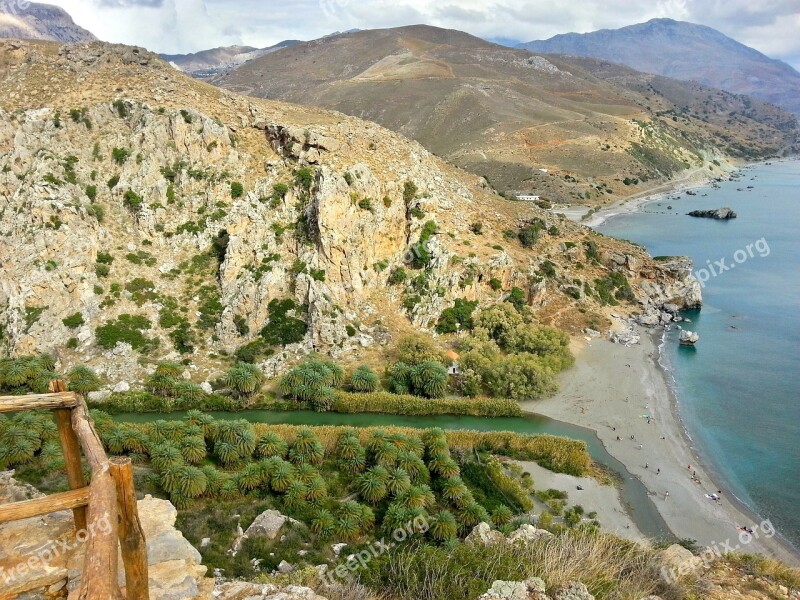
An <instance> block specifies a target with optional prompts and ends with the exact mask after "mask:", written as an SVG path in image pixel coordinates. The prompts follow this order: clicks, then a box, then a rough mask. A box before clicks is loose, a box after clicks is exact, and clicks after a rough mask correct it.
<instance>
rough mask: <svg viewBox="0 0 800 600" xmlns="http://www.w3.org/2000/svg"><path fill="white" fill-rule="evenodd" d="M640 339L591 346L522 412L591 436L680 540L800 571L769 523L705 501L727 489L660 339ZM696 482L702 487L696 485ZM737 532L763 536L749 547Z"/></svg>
mask: <svg viewBox="0 0 800 600" xmlns="http://www.w3.org/2000/svg"><path fill="white" fill-rule="evenodd" d="M640 333H642V338H641V342H640V344H638V345H634V346H632V347H630V348H627V347H625V346H622V345H619V344H614V343H612V342H610V341H607V340H604V339H602V338H598V339H594V340H591V341H590V342H587V343H586V344H585V345H584V346H583V348H582V349H581V350H579V352H578V353H577V357H576V358H577V360H576V364H575V366H574V367H573V368H572V369H570V370H569V371H566V372H565V373H563V374H562V375H561V377H560V379H561V390H560V391H559V392H558V393H557V394H556V395H555V396H553V397H551V398H548V399H546V400H542V401H537V402H528V403H523V405H522V406H523V410H525V411H526V412H531V413H535V414H539V415H543V416H546V417H549V418H553V419H557V420H559V421H563V422H566V423H571V424H574V425H579V426H582V427H586V428H589V429H592V430H593V431H594V432H595V433H596V434H597V437H598V438H599V439H600V441H601V443H602V444H603V446H604V447H605V449H606V451H607V452H608V453H609V454H611V455H612V456H613V457H614V458H616V459H617V460H619V461H620V462H621V463H622V464H623V465H625V467H626V469H627V470H628V471H629V473H630V474H631V475H632V476H633V477H636V478H637V479H639V480H640V481H641V482H642V484H643V485H644V486H645V487H646V489H647V490H648V491H649V493H650V495H651V499H652V500H653V503H654V504H655V507H656V509H657V510H658V512H659V513H660V514H661V516H662V518H663V519H664V521H665V522H666V523H667V526H668V527H669V528H670V530H671V531H672V533H673V534H674V535H675V536H676V537H677V538H679V539H685V538H689V539H694V540H696V541H697V542H698V544H700V545H701V546H706V547H712V548H713V547H717V548H719V549H720V550H721V551H741V552H747V553H758V554H763V555H765V556H769V557H771V558H776V559H778V560H781V561H782V562H784V563H786V564H790V565H798V564H800V553H798V551H797V549H795V548H794V547H792V546H791V545H790V544H789V542H788V541H787V540H785V539H783V538H781V537H780V535H775V534H774V533H772V532H771V531H769V527H768V526H766V525H764V528H761V527H760V526H759V524H766V521H764V520H763V519H761V518H760V517H758V516H757V515H755V514H754V512H753V511H752V509H750V508H749V507H747V506H746V505H744V504H743V503H742V502H741V501H739V499H738V498H735V497H733V496H732V495H730V494H728V493H726V492H725V491H724V489H723V493H722V499H721V500H720V501H714V500H711V499H708V498H707V497H706V495H705V494H710V493H716V492H717V490H720V489H722V488H720V487H719V486H718V485H717V483H716V482H717V481H718V480H719V477H718V476H717V475H716V474H715V473H713V471H711V470H710V469H709V468H708V467H707V465H706V462H705V461H704V460H703V459H702V456H700V454H699V453H698V451H697V449H696V448H695V446H694V444H693V442H692V440H691V438H690V437H689V436H688V432H687V431H686V428H685V426H684V422H683V420H682V418H681V415H680V405H679V401H678V398H677V397H676V396H675V394H674V390H673V388H672V386H671V385H670V384H669V382H668V378H667V377H668V374H667V372H666V371H665V370H664V368H663V366H662V365H661V363H660V360H659V359H660V348H659V344H660V342H661V338H660V336H659V335H658V334H654V333H652V332H647V331H640ZM647 416H649V417H651V418H650V420H649V422H648V421H647V420H646V417H647ZM631 435H632V436H634V438H635V439H633V440H631V438H630V436H631ZM618 436H619V438H620V439H619V440H618V439H617V437H618ZM640 444H641V447H640ZM659 469H660V472H659V471H658V470H659ZM693 475H696V480H697V481H699V482H702V483H695V479H692V476H693ZM667 492H669V495H668V496H667ZM628 517H629V518H631V519H632V517H631V516H630V515H628ZM739 526H748V527H751V528H752V529H754V530H755V531H756V532H757V534H758V535H754V536H753V539H751V540H748V539H747V536H746V535H745V534H743V532H741V531H740V530H738V529H737V527H739ZM764 529H766V530H767V531H765V530H764ZM772 531H774V530H772Z"/></svg>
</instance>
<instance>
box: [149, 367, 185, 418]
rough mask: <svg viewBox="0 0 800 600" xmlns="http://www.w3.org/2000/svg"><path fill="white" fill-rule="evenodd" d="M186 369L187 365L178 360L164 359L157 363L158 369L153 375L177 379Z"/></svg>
mask: <svg viewBox="0 0 800 600" xmlns="http://www.w3.org/2000/svg"><path fill="white" fill-rule="evenodd" d="M185 369H186V367H184V366H183V365H181V364H178V363H176V362H169V361H162V362H160V363H158V364H157V365H156V370H155V371H154V372H153V375H158V376H162V377H171V378H173V379H177V378H178V377H180V376H181V375H182V374H183V371H184V370H185ZM187 416H188V415H187Z"/></svg>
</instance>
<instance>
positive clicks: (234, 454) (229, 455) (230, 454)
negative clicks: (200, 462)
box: [214, 441, 241, 467]
mask: <svg viewBox="0 0 800 600" xmlns="http://www.w3.org/2000/svg"><path fill="white" fill-rule="evenodd" d="M214 454H216V455H217V458H219V460H220V462H222V464H223V465H225V466H226V467H229V466H231V465H235V464H236V463H237V462H239V460H240V459H241V457H240V456H239V452H238V451H237V450H236V446H234V445H233V444H231V443H228V442H224V441H219V442H216V443H215V444H214Z"/></svg>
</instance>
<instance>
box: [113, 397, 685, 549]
mask: <svg viewBox="0 0 800 600" xmlns="http://www.w3.org/2000/svg"><path fill="white" fill-rule="evenodd" d="M208 414H210V415H212V416H213V417H214V418H217V419H246V420H248V421H250V422H251V423H271V424H279V423H284V424H288V425H345V426H349V427H387V426H397V427H416V428H428V427H441V428H442V429H468V430H475V431H512V432H515V433H525V434H530V435H536V434H550V435H559V436H564V437H569V438H573V439H579V440H583V441H584V442H586V444H587V446H588V449H589V453H590V454H591V456H592V458H593V459H594V460H595V461H597V462H598V463H600V464H603V465H605V466H606V467H608V468H609V469H611V470H612V471H614V472H615V473H617V475H618V476H619V479H620V486H619V487H620V493H621V496H622V501H623V502H624V503H625V505H626V507H627V508H628V510H629V511H630V514H631V516H632V518H633V520H634V522H635V523H636V525H637V527H638V528H639V530H640V531H641V532H642V533H644V534H645V535H646V536H648V537H651V538H654V539H659V540H670V541H674V540H675V537H674V536H673V535H672V533H671V532H670V531H669V528H668V527H667V525H666V523H665V522H664V519H662V517H661V515H660V514H659V513H658V511H657V510H656V507H655V505H654V504H653V501H652V499H651V498H650V497H649V496H648V493H647V490H646V488H645V487H644V485H642V483H641V482H640V481H639V480H638V479H636V478H635V477H634V476H633V475H631V474H630V472H628V470H627V469H626V468H625V465H623V464H622V463H621V462H619V461H618V460H617V459H615V458H614V457H613V456H611V455H610V454H609V453H608V452H606V450H605V448H604V447H603V444H602V443H601V442H600V440H599V439H598V437H597V435H596V434H595V433H594V432H593V431H592V430H590V429H585V428H583V427H578V426H575V425H570V424H568V423H563V422H560V421H555V420H553V419H548V418H546V417H541V416H537V415H529V416H525V417H507V418H506V417H504V418H491V419H490V418H482V417H467V416H451V415H446V416H433V417H405V416H399V415H385V414H376V413H356V414H341V413H331V412H326V413H318V412H310V411H296V412H277V411H268V410H249V411H243V412H234V413H227V412H211V413H208ZM183 417H184V414H183V413H169V414H161V413H123V414H116V415H114V419H115V420H117V421H126V422H131V423H148V422H152V421H156V420H158V419H165V420H178V419H181V418H183ZM566 491H567V492H569V499H570V501H571V502H572V503H575V504H580V491H577V490H566Z"/></svg>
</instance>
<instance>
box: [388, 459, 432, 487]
mask: <svg viewBox="0 0 800 600" xmlns="http://www.w3.org/2000/svg"><path fill="white" fill-rule="evenodd" d="M396 464H397V466H398V467H399V468H401V469H403V470H404V471H405V472H406V473H408V476H409V477H410V478H411V480H412V481H414V482H417V481H419V480H420V479H421V478H422V476H423V473H425V474H427V472H428V468H427V467H426V466H425V463H424V462H422V459H421V458H419V456H417V455H416V454H414V453H413V452H401V453H400V454H399V455H398V456H397V463H396Z"/></svg>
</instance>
